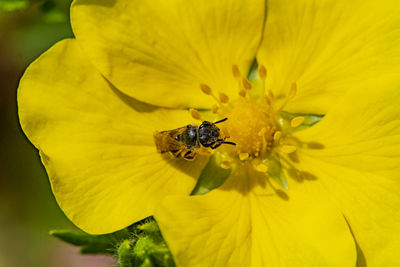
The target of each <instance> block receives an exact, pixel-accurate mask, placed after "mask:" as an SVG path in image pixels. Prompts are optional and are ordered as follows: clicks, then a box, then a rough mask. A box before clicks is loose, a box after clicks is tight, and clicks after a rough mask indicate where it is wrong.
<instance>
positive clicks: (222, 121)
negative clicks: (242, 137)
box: [213, 118, 228, 124]
mask: <svg viewBox="0 0 400 267" xmlns="http://www.w3.org/2000/svg"><path fill="white" fill-rule="evenodd" d="M227 119H228V118H224V119H222V120H219V121H216V122H214V123H213V124H217V123H221V122H224V121H226V120H227Z"/></svg>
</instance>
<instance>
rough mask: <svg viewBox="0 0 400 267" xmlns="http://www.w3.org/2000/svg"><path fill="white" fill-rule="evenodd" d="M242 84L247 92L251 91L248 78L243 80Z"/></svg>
mask: <svg viewBox="0 0 400 267" xmlns="http://www.w3.org/2000/svg"><path fill="white" fill-rule="evenodd" d="M242 84H243V87H244V89H246V90H250V89H251V83H250V82H249V80H247V79H246V78H243V79H242Z"/></svg>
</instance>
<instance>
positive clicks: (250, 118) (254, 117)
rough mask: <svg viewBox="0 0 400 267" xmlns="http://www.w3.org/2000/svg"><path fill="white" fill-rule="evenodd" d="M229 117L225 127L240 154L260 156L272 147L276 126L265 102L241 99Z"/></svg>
mask: <svg viewBox="0 0 400 267" xmlns="http://www.w3.org/2000/svg"><path fill="white" fill-rule="evenodd" d="M227 118H228V120H227V122H226V124H225V127H226V130H227V132H228V133H229V140H230V141H232V142H234V143H236V151H237V153H238V154H242V153H247V154H249V155H251V156H258V155H259V154H260V152H264V151H267V150H268V148H270V147H271V145H272V143H273V134H274V132H275V126H274V124H273V120H272V118H271V114H268V110H267V109H266V106H265V104H264V105H263V104H262V103H259V102H258V101H256V100H254V99H250V100H247V99H241V100H240V101H239V103H237V104H236V105H235V106H234V107H233V109H232V111H231V113H230V114H229V115H228V116H227Z"/></svg>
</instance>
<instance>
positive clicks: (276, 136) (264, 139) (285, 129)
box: [190, 65, 305, 188]
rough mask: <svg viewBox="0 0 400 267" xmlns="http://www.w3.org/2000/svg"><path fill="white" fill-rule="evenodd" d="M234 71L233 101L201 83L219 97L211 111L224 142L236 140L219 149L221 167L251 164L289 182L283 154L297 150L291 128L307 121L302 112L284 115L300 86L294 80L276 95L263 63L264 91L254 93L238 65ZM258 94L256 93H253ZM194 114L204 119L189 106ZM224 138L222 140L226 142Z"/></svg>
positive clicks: (201, 87) (195, 116) (233, 68)
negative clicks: (235, 96)
mask: <svg viewBox="0 0 400 267" xmlns="http://www.w3.org/2000/svg"><path fill="white" fill-rule="evenodd" d="M232 73H233V76H234V77H235V79H236V80H237V82H238V89H239V96H240V97H239V98H238V99H237V100H236V101H233V102H230V101H229V97H228V96H227V95H226V94H224V93H222V92H220V93H218V94H215V93H214V92H213V90H212V89H211V88H210V87H209V86H208V85H206V84H201V85H200V89H201V90H202V91H203V93H205V94H207V95H209V96H211V97H213V98H214V100H215V101H216V104H215V105H213V106H212V108H211V111H212V113H214V114H215V115H217V118H218V119H217V120H216V121H217V123H219V122H220V120H221V119H222V118H227V120H223V123H221V124H218V127H220V129H221V136H220V137H219V138H222V139H220V140H222V141H223V142H225V140H227V142H226V143H230V144H236V146H235V147H234V148H232V146H225V147H224V148H223V149H221V150H219V151H218V152H219V155H220V156H221V160H222V161H221V164H220V165H221V167H222V168H225V169H227V168H230V167H231V166H235V165H236V166H239V165H240V166H245V165H246V166H248V163H250V164H251V165H252V166H253V167H254V169H255V170H257V171H259V172H262V173H264V174H265V175H266V176H269V177H271V178H273V179H274V180H276V181H277V182H278V183H279V184H280V185H281V186H282V187H284V188H287V183H286V180H285V178H284V175H283V174H282V171H281V163H280V158H281V157H280V154H281V153H283V154H290V153H294V152H295V151H296V146H295V144H296V143H295V142H291V140H290V134H291V132H292V131H293V130H294V129H295V128H297V127H299V126H301V125H302V124H303V122H304V121H305V118H304V117H303V116H294V115H292V116H289V117H288V116H287V115H285V116H282V114H283V113H282V109H283V108H284V107H285V105H286V104H287V103H288V102H289V101H290V100H291V99H292V98H293V97H294V96H295V95H296V91H297V86H296V84H295V83H293V85H292V88H290V90H289V91H288V93H287V95H286V96H285V95H283V96H279V101H278V97H275V96H274V94H273V92H272V91H270V90H268V91H266V86H265V82H266V77H267V70H266V69H265V67H264V66H262V65H261V66H259V68H258V78H259V79H260V81H261V84H262V88H261V95H260V94H257V93H255V92H254V93H255V94H254V93H252V92H251V91H252V84H251V83H250V81H249V80H248V79H247V78H246V77H244V76H243V75H242V74H241V73H240V71H239V67H238V66H237V65H233V67H232ZM253 94H254V95H256V96H254V95H253ZM190 112H191V114H192V116H193V118H195V119H198V120H200V121H203V119H202V117H201V114H200V113H199V112H198V111H197V110H194V109H190ZM223 142H222V143H221V144H223Z"/></svg>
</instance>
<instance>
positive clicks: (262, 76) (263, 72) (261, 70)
mask: <svg viewBox="0 0 400 267" xmlns="http://www.w3.org/2000/svg"><path fill="white" fill-rule="evenodd" d="M258 76H259V77H260V79H261V80H262V81H265V79H266V78H267V69H266V68H265V67H264V65H260V66H258Z"/></svg>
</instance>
